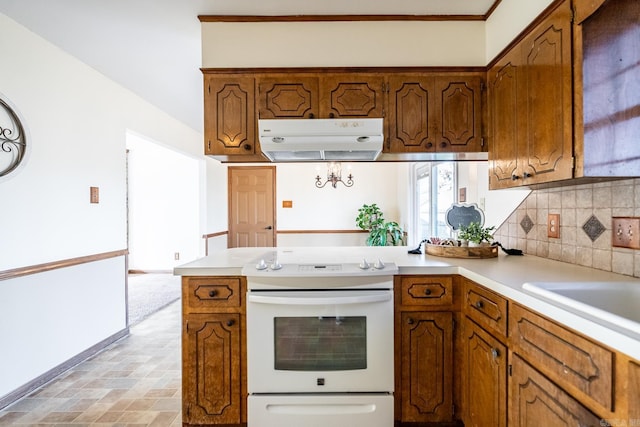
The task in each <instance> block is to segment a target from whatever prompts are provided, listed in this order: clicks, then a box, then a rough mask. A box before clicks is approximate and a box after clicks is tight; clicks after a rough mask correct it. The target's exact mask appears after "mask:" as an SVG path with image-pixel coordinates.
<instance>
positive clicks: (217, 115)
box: [204, 74, 256, 155]
mask: <svg viewBox="0 0 640 427" xmlns="http://www.w3.org/2000/svg"><path fill="white" fill-rule="evenodd" d="M255 129H256V120H255V88H254V79H253V78H252V77H235V76H218V75H209V74H205V76H204V132H205V154H212V155H234V154H243V155H249V154H255V152H256V151H255V134H256V132H255Z"/></svg>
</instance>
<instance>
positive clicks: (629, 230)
mask: <svg viewBox="0 0 640 427" xmlns="http://www.w3.org/2000/svg"><path fill="white" fill-rule="evenodd" d="M611 246H615V247H617V248H630V249H640V218H632V217H613V218H611Z"/></svg>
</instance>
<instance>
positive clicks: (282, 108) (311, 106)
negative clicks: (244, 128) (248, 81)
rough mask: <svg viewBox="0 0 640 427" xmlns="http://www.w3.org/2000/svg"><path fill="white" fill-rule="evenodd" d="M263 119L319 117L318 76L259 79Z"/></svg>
mask: <svg viewBox="0 0 640 427" xmlns="http://www.w3.org/2000/svg"><path fill="white" fill-rule="evenodd" d="M258 109H259V113H258V114H259V118H261V119H313V118H315V117H318V78H317V77H303V76H295V75H294V76H283V77H278V78H263V79H258Z"/></svg>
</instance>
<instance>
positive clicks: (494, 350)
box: [491, 348, 500, 359]
mask: <svg viewBox="0 0 640 427" xmlns="http://www.w3.org/2000/svg"><path fill="white" fill-rule="evenodd" d="M491 357H493V358H494V359H497V358H498V357H500V350H498V349H497V348H492V349H491Z"/></svg>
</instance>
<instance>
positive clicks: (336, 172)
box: [316, 162, 353, 188]
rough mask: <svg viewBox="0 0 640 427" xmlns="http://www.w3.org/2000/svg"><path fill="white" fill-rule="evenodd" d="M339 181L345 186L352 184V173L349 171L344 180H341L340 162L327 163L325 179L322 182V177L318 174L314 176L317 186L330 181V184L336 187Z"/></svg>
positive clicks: (320, 186)
mask: <svg viewBox="0 0 640 427" xmlns="http://www.w3.org/2000/svg"><path fill="white" fill-rule="evenodd" d="M349 169H351V168H349ZM339 182H341V183H342V185H344V186H345V187H351V186H353V175H351V172H349V176H347V181H346V182H345V181H343V180H342V165H341V164H340V162H331V163H329V164H328V165H327V180H326V181H325V182H324V183H323V182H322V178H320V174H318V175H317V176H316V187H318V188H322V187H324V186H325V185H327V184H328V183H331V186H332V187H333V188H336V186H337V185H338V183H339Z"/></svg>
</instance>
